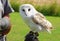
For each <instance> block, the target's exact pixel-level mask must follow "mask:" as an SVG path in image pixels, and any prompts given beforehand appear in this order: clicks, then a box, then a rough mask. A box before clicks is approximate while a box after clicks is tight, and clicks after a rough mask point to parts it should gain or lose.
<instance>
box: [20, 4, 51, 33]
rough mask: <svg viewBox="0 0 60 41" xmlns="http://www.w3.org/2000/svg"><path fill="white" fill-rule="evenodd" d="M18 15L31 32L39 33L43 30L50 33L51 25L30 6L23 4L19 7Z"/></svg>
mask: <svg viewBox="0 0 60 41" xmlns="http://www.w3.org/2000/svg"><path fill="white" fill-rule="evenodd" d="M19 10H20V15H21V16H22V18H23V20H24V21H25V23H26V24H27V25H28V26H29V27H30V29H31V31H33V32H39V31H41V30H43V29H45V30H47V31H48V32H49V33H51V29H52V24H51V23H50V22H49V21H48V20H47V19H46V18H45V16H44V15H43V14H41V13H39V12H38V11H37V10H36V9H35V8H34V7H33V6H32V5H31V4H23V5H21V6H20V9H19Z"/></svg>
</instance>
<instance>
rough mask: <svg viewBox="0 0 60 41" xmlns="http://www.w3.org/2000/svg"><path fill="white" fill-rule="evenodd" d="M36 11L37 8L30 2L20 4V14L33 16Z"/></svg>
mask: <svg viewBox="0 0 60 41" xmlns="http://www.w3.org/2000/svg"><path fill="white" fill-rule="evenodd" d="M35 12H36V10H35V8H34V7H33V6H32V5H30V4H24V5H21V6H20V14H21V15H23V16H26V17H31V16H32V15H34V14H35Z"/></svg>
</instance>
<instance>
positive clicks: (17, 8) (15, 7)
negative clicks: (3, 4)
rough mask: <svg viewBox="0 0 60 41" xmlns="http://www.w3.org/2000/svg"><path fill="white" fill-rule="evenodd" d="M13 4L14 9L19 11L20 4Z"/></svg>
mask: <svg viewBox="0 0 60 41" xmlns="http://www.w3.org/2000/svg"><path fill="white" fill-rule="evenodd" d="M11 6H12V8H13V9H14V11H15V12H18V11H19V6H20V4H18V3H15V2H13V3H11Z"/></svg>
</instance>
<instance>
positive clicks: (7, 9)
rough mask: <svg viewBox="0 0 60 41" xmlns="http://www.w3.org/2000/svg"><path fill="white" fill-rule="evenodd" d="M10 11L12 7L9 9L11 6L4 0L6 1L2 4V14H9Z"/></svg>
mask: <svg viewBox="0 0 60 41" xmlns="http://www.w3.org/2000/svg"><path fill="white" fill-rule="evenodd" d="M11 12H12V9H11V7H10V6H9V4H8V0H6V2H5V4H4V14H5V15H6V14H9V13H11Z"/></svg>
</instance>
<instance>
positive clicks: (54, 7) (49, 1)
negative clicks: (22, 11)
mask: <svg viewBox="0 0 60 41" xmlns="http://www.w3.org/2000/svg"><path fill="white" fill-rule="evenodd" d="M10 3H11V5H12V7H13V8H14V10H15V11H16V12H18V11H19V10H18V9H19V6H20V5H21V4H26V3H28V4H32V5H34V6H35V8H36V10H38V11H39V12H41V13H43V14H44V15H50V16H60V0H10Z"/></svg>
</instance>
